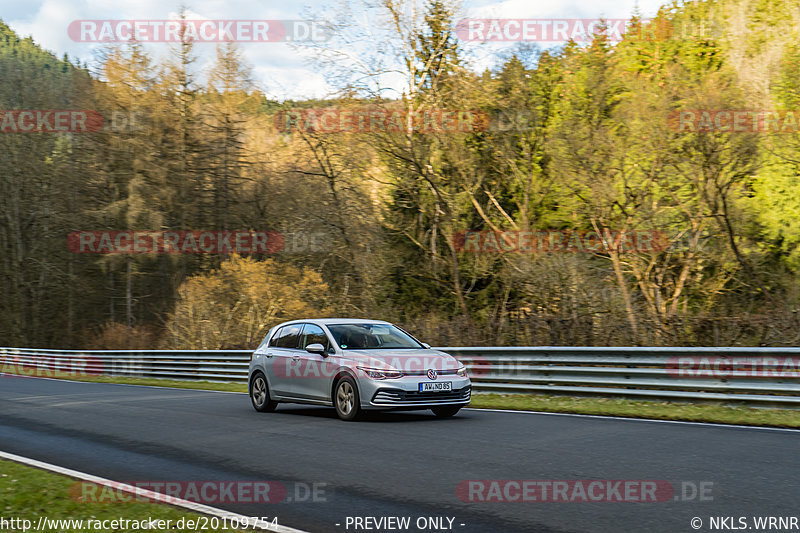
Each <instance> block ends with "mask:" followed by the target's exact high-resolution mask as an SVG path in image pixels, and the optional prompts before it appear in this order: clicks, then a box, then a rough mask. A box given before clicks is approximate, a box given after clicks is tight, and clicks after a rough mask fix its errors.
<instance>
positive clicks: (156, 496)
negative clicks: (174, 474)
mask: <svg viewBox="0 0 800 533" xmlns="http://www.w3.org/2000/svg"><path fill="white" fill-rule="evenodd" d="M0 458H2V459H8V460H9V461H14V462H16V463H22V464H24V465H28V466H33V467H36V468H41V469H43V470H49V471H50V472H55V473H57V474H62V475H64V476H69V477H71V478H75V479H80V480H82V481H88V482H90V483H95V484H97V485H103V486H106V487H111V488H113V489H115V490H120V491H123V492H127V493H129V494H132V495H134V496H136V495H140V496H144V497H146V498H148V499H151V500H156V501H159V502H162V503H165V504H167V505H173V506H176V507H182V508H184V509H188V510H190V511H194V512H196V513H200V514H204V515H210V516H217V517H219V518H227V519H228V520H238V521H239V522H240V523H241V522H244V523H249V522H247V520H250V521H252V520H251V519H249V518H248V517H246V516H244V515H240V514H237V513H231V512H230V511H225V510H224V509H217V508H216V507H210V506H208V505H203V504H201V503H195V502H190V501H187V500H182V499H180V498H176V497H174V496H168V495H166V494H161V493H159V492H153V491H150V490H145V489H142V488H141V487H134V486H133V485H127V484H125V483H119V482H117V481H112V480H110V479H106V478H103V477H98V476H93V475H92V474H87V473H85V472H79V471H78V470H72V469H70V468H64V467H63V466H58V465H54V464H50V463H45V462H42V461H37V460H36V459H31V458H29V457H23V456H21V455H15V454H13V453H8V452H3V451H0ZM257 526H258V527H259V528H260V529H263V530H266V531H275V532H277V533H308V532H307V531H303V530H301V529H294V528H291V527H287V526H281V525H275V524H272V523H270V522H265V521H263V520H262V521H260V522H259V523H258V524H257Z"/></svg>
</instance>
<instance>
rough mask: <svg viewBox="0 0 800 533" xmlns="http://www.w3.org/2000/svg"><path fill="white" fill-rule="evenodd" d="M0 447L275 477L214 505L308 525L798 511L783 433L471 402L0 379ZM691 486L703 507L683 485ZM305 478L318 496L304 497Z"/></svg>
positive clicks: (601, 526)
mask: <svg viewBox="0 0 800 533" xmlns="http://www.w3.org/2000/svg"><path fill="white" fill-rule="evenodd" d="M0 450H2V451H6V452H10V453H15V454H19V455H23V456H27V457H31V458H34V459H38V460H41V461H46V462H50V463H55V464H58V465H60V466H64V467H67V468H72V469H76V470H80V471H83V472H87V473H90V474H94V475H98V476H102V477H106V478H111V479H114V480H121V481H144V480H148V481H155V480H158V481H187V480H195V481H205V480H218V481H233V480H251V481H252V480H257V481H266V480H269V481H278V482H281V483H283V484H284V485H285V486H286V488H287V490H288V493H287V495H288V498H287V500H284V501H283V502H282V503H277V504H249V503H237V504H220V505H216V506H217V507H222V508H225V509H228V510H231V511H234V512H238V513H241V514H244V515H248V516H270V517H274V516H276V517H277V518H278V523H280V524H283V525H287V526H291V527H295V528H300V529H305V530H308V531H312V532H327V531H337V532H344V531H389V529H355V528H354V526H353V525H351V526H350V527H349V528H346V527H345V526H346V524H347V522H346V520H347V517H348V516H350V517H368V516H372V517H387V516H401V517H403V516H405V517H410V518H411V525H412V527H411V528H410V529H408V530H407V531H419V529H417V528H416V526H415V525H414V524H415V521H416V520H417V519H418V518H421V517H449V518H451V519H454V520H453V523H452V524H453V525H452V531H456V532H463V533H473V532H475V533H477V532H515V531H530V532H535V531H553V532H568V531H576V532H577V531H599V532H611V531H678V532H681V531H687V532H688V531H695V529H693V528H692V527H691V526H690V520H691V519H692V518H693V517H698V518H701V519H703V527H701V528H700V531H709V528H708V526H709V517H734V518H733V522H730V521H728V522H724V523H728V524H730V523H733V524H734V525H739V523H738V517H748V520H751V519H752V518H751V517H755V516H791V515H795V516H798V515H800V509H798V507H797V497H798V495H800V481H799V480H798V472H800V459H799V458H798V450H800V432H792V431H770V430H760V429H752V428H738V427H722V426H711V425H692V424H670V423H659V422H649V421H632V420H620V419H601V418H590V417H570V416H552V415H543V414H518V413H501V412H487V411H478V410H464V411H462V412H461V413H460V414H459V415H458V416H457V417H455V418H452V419H444V420H439V419H436V418H434V417H433V415H432V414H430V412H428V411H420V412H407V413H400V412H395V413H385V414H381V415H379V416H377V417H373V418H372V419H370V420H368V421H366V422H355V423H353V422H351V423H347V422H341V421H339V420H338V419H337V418H336V417H335V414H334V412H333V410H332V409H318V408H305V407H302V406H288V405H287V406H284V405H281V406H280V407H279V408H278V411H277V412H275V413H264V414H261V413H257V412H255V411H254V410H253V409H252V407H251V406H250V402H249V399H248V397H247V396H246V395H244V394H225V393H215V392H204V391H191V390H178V389H163V388H155V387H138V386H125V385H112V384H94V383H74V382H63V381H54V380H43V379H35V378H19V377H10V376H2V375H0ZM464 480H663V481H667V482H669V483H670V484H671V485H672V486H673V487H674V488H675V490H676V493H675V495H674V496H672V497H670V499H669V501H666V502H648V503H630V502H584V501H569V502H563V501H562V502H539V501H536V502H464V501H462V500H461V499H460V498H459V497H458V496H457V493H456V487H457V486H459V483H460V482H462V481H464ZM701 482H705V483H706V485H703V487H705V490H706V493H705V494H704V496H705V498H704V501H700V494H699V491H698V494H695V495H694V496H693V495H692V492H693V487H697V488H699V487H700V486H701V485H700V483H701ZM708 483H710V485H709V484H708ZM313 484H316V486H317V488H318V491H319V490H322V491H324V492H318V494H317V500H318V501H308V500H307V499H306V498H307V496H308V495H307V491H306V489H307V488H309V487H311V486H312V485H313ZM485 486H486V487H489V486H490V485H488V484H487V485H485ZM684 491H685V492H686V494H685V495H684V494H682V493H683V492H684ZM484 494H486V493H484ZM510 494H512V496H513V493H510ZM64 497H68V495H65V496H64ZM676 498H677V499H676ZM684 499H685V500H688V501H683V500H684ZM289 500H291V501H289ZM297 500H304V501H297ZM323 500H324V501H323ZM76 518H79V517H76ZM444 523H445V524H447V523H448V521H447V520H444ZM748 523H751V522H748ZM336 524H340V525H339V526H337V525H336ZM462 524H463V525H462ZM423 530H425V531H447V529H423Z"/></svg>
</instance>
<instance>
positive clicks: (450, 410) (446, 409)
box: [431, 405, 461, 418]
mask: <svg viewBox="0 0 800 533" xmlns="http://www.w3.org/2000/svg"><path fill="white" fill-rule="evenodd" d="M460 410H461V406H460V405H443V406H441V407H433V408H431V411H433V414H435V415H436V416H437V417H439V418H449V417H451V416H454V415H455V414H456V413H458V412H459V411H460Z"/></svg>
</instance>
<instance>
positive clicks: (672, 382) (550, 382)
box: [0, 347, 800, 407]
mask: <svg viewBox="0 0 800 533" xmlns="http://www.w3.org/2000/svg"><path fill="white" fill-rule="evenodd" d="M438 349H439V350H442V351H445V352H448V353H450V354H452V355H453V356H455V357H457V358H458V359H459V360H461V361H462V362H464V364H466V365H467V366H468V367H469V369H470V377H471V379H472V382H473V388H474V389H475V390H476V391H488V392H503V393H546V394H565V395H595V396H609V397H628V398H639V399H652V400H662V401H670V400H685V401H722V402H728V403H730V402H733V403H745V404H751V405H762V406H767V405H779V406H783V407H792V406H794V407H800V348H576V347H520V348H502V347H492V348H476V347H469V348H464V347H450V348H438ZM250 354H251V351H250V350H145V351H142V350H104V351H80V350H45V349H30V348H0V372H5V373H21V374H28V375H37V376H43V377H48V376H49V375H54V374H56V373H57V374H59V376H61V377H69V376H70V375H75V376H81V375H107V376H130V377H142V378H162V379H178V380H207V381H222V382H245V381H246V380H247V367H248V362H249V360H250Z"/></svg>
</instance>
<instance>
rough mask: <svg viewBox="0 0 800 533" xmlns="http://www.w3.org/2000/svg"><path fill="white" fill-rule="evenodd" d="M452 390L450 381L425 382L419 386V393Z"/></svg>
mask: <svg viewBox="0 0 800 533" xmlns="http://www.w3.org/2000/svg"><path fill="white" fill-rule="evenodd" d="M452 390H453V382H452V381H426V382H424V383H420V384H419V392H450V391H452Z"/></svg>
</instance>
